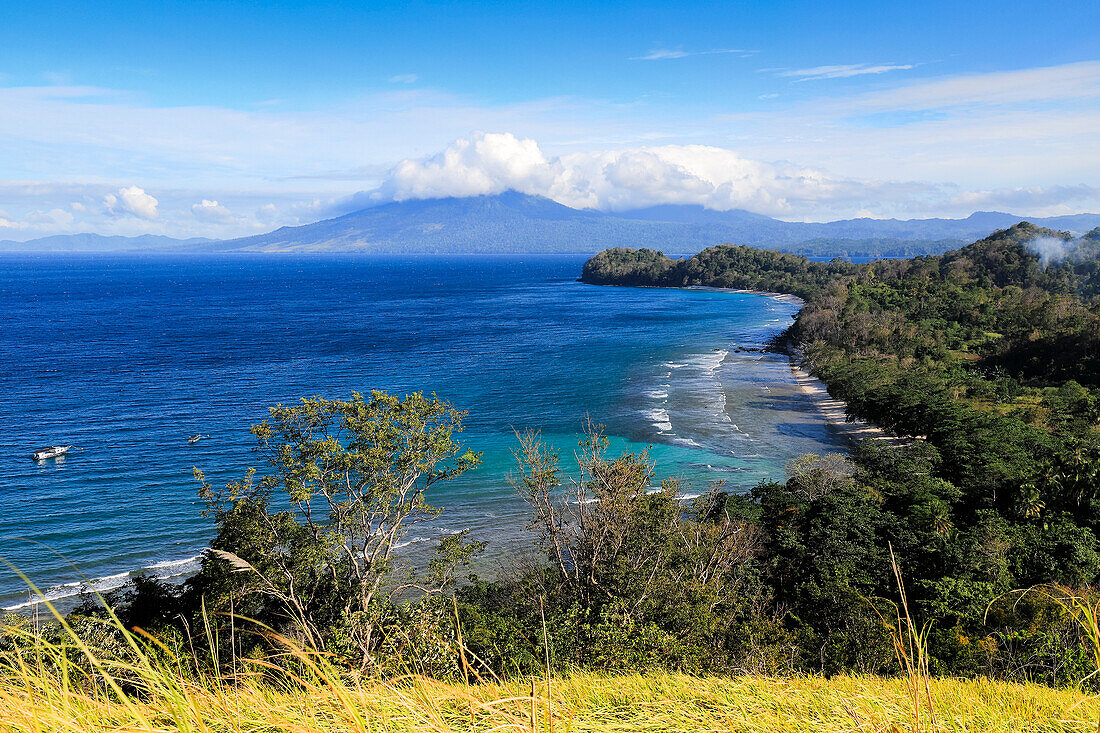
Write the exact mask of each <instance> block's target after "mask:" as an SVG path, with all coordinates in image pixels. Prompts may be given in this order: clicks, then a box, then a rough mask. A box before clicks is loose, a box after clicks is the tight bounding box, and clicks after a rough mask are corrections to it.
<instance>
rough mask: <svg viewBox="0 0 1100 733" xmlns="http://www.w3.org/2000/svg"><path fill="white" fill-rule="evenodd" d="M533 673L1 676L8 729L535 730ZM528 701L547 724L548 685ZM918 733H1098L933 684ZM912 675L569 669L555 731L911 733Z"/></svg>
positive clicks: (1058, 694) (1029, 706)
mask: <svg viewBox="0 0 1100 733" xmlns="http://www.w3.org/2000/svg"><path fill="white" fill-rule="evenodd" d="M166 674H167V673H165V675H166ZM531 683H532V681H531V680H530V678H528V679H516V680H512V681H510V682H506V683H504V684H486V685H476V686H470V687H467V686H465V685H462V684H450V683H444V682H439V681H434V680H429V679H426V678H421V677H409V678H406V679H404V680H400V681H397V682H391V683H366V684H345V683H341V682H338V681H336V680H331V679H330V680H325V681H322V682H318V683H315V684H306V685H305V686H304V687H298V688H297V689H289V688H287V687H282V688H281V689H280V686H275V685H272V684H270V683H257V682H253V681H243V682H241V683H240V684H236V685H234V684H230V683H228V682H215V681H211V680H207V681H205V682H201V683H196V682H188V681H185V680H183V679H180V678H177V679H168V678H167V677H166V678H165V679H161V680H157V681H153V680H146V684H147V685H149V686H150V687H152V686H154V684H155V686H156V687H157V688H158V689H151V690H150V692H149V694H148V695H147V696H146V697H145V699H144V700H141V701H140V702H139V701H137V700H129V701H120V699H119V698H118V697H117V696H116V695H113V694H111V693H110V692H99V693H90V692H87V691H80V690H76V689H72V688H65V687H63V686H62V685H60V684H58V682H57V679H56V678H55V677H52V676H39V675H36V673H35V672H34V671H32V670H30V669H27V670H25V671H24V672H22V673H19V672H16V671H15V670H8V671H7V672H6V673H5V675H4V676H3V678H2V679H0V730H3V731H21V732H22V731H35V732H38V731H42V732H43V733H45V732H46V731H72V732H74V733H75V732H78V731H79V732H80V733H83V732H84V731H135V732H136V731H204V732H205V731H211V732H213V731H218V732H221V731H234V732H237V731H248V732H255V733H259V732H261V731H263V732H264V733H269V732H274V731H286V732H288V733H290V732H294V733H299V732H301V733H304V732H305V731H378V732H382V731H385V732H387V733H389V732H397V731H531V730H532V722H531V721H532V712H531V710H532V696H531ZM535 687H536V694H535V697H534V708H535V724H534V729H535V730H538V731H550V730H551V724H550V721H549V718H548V715H547V710H548V708H547V702H546V695H545V691H546V687H545V681H544V680H539V681H537V684H536V685H535ZM931 696H932V700H933V704H934V706H935V709H936V721H935V723H934V724H927V723H925V724H923V725H922V727H921V730H924V731H1093V730H1096V722H1095V721H1096V703H1095V701H1093V700H1091V699H1090V698H1088V697H1086V696H1085V695H1083V694H1081V693H1079V692H1074V691H1064V690H1051V689H1049V688H1044V687H1040V686H1037V685H1012V684H1005V683H1000V682H994V681H991V680H984V679H983V680H934V681H932V683H931ZM911 716H912V701H911V696H910V691H909V689H908V685H907V682H906V681H905V680H904V679H880V678H872V677H836V678H832V679H823V678H816V677H806V678H786V679H780V678H770V677H738V678H728V679H713V678H703V679H701V678H696V677H689V676H684V675H675V674H653V675H618V676H609V675H594V674H574V675H570V676H567V677H564V678H557V679H555V680H554V681H553V728H552V729H553V730H556V731H560V732H561V733H566V732H567V731H600V732H608V733H610V732H613V731H761V732H764V731H767V732H772V731H830V732H835V731H868V732H870V731H895V730H896V731H910V730H912V727H911V726H912V722H911Z"/></svg>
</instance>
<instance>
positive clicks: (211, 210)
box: [191, 199, 236, 224]
mask: <svg viewBox="0 0 1100 733" xmlns="http://www.w3.org/2000/svg"><path fill="white" fill-rule="evenodd" d="M191 214H192V215H193V216H194V217H195V218H196V219H201V220H202V221H210V222H216V223H219V224H231V223H233V221H235V220H236V217H235V216H233V213H232V212H231V211H230V210H229V209H227V208H226V207H224V206H222V205H221V204H219V203H218V202H217V201H211V200H210V199H203V200H202V201H200V202H199V203H197V204H192V206H191Z"/></svg>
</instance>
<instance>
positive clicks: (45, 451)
mask: <svg viewBox="0 0 1100 733" xmlns="http://www.w3.org/2000/svg"><path fill="white" fill-rule="evenodd" d="M72 448H73V447H72V446H71V445H52V446H50V447H49V448H42V449H41V450H36V451H35V452H34V455H32V456H31V458H33V459H34V460H36V461H44V460H46V459H47V458H57V457H58V456H63V455H65V454H66V453H68V452H69V451H70V450H72Z"/></svg>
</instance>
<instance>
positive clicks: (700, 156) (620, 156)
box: [375, 133, 919, 216]
mask: <svg viewBox="0 0 1100 733" xmlns="http://www.w3.org/2000/svg"><path fill="white" fill-rule="evenodd" d="M883 185H890V184H878V183H875V182H867V181H854V180H847V179H843V178H839V177H836V176H830V175H828V174H827V173H825V172H823V171H819V170H815V169H812V168H806V167H802V166H797V165H794V164H791V163H765V162H761V161H756V160H750V159H748V158H745V157H743V156H741V155H739V154H738V153H737V152H735V151H732V150H728V149H725V148H719V147H713V146H707V145H664V146H653V147H637V148H627V149H622V150H610V151H597V152H584V153H571V154H567V155H562V156H547V155H546V154H544V153H543V152H542V150H541V149H540V147H539V145H538V143H537V142H535V141H534V140H531V139H520V138H517V137H516V136H514V135H511V134H508V133H488V134H486V133H479V134H476V135H473V136H470V137H469V138H463V139H460V140H458V141H456V142H454V143H452V144H451V145H450V146H448V147H447V149H446V150H444V151H443V152H441V153H439V154H437V155H434V156H431V157H429V158H424V159H416V160H405V161H402V162H401V163H399V164H398V165H397V166H395V167H394V168H393V170H392V171H391V172H390V175H389V176H388V178H387V179H386V181H385V183H384V184H383V185H382V187H381V188H380V189H379V190H378V192H377V193H376V195H375V198H376V199H383V200H394V201H402V200H405V199H414V198H442V197H446V196H475V195H486V194H497V193H502V192H504V191H508V190H515V191H520V192H522V193H527V194H534V195H540V196H546V197H547V198H551V199H553V200H555V201H558V202H559V203H562V204H565V205H567V206H572V207H574V208H581V209H584V208H593V209H603V210H611V211H621V210H626V209H632V208H639V207H644V206H652V205H655V204H662V203H682V204H702V205H703V206H706V207H708V208H712V209H718V210H728V209H734V208H746V209H750V210H752V211H757V212H760V213H766V214H773V215H780V216H782V215H790V214H792V213H793V212H801V211H804V210H806V209H808V208H822V207H828V206H830V205H834V204H838V205H843V206H848V205H853V206H854V205H855V203H860V205H862V202H857V199H859V198H861V197H867V198H872V199H873V197H874V196H875V195H881V194H882V193H883V191H882V186H883ZM897 185H898V186H905V185H908V186H909V188H907V189H906V190H905V191H904V192H903V193H905V194H911V193H914V192H915V190H916V189H914V188H913V186H916V184H897ZM918 188H919V187H918Z"/></svg>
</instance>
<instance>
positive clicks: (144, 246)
mask: <svg viewBox="0 0 1100 733" xmlns="http://www.w3.org/2000/svg"><path fill="white" fill-rule="evenodd" d="M217 241H218V240H216V239H204V238H202V237H194V238H192V239H175V238H173V237H164V236H161V235H159V234H142V235H141V236H138V237H121V236H112V237H105V236H103V235H102V234H55V235H53V236H50V237H39V238H38V239H29V240H27V241H26V242H13V241H11V240H4V241H0V252H155V251H165V252H168V251H195V250H199V249H203V248H205V247H207V246H208V245H210V244H213V243H214V242H217Z"/></svg>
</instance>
